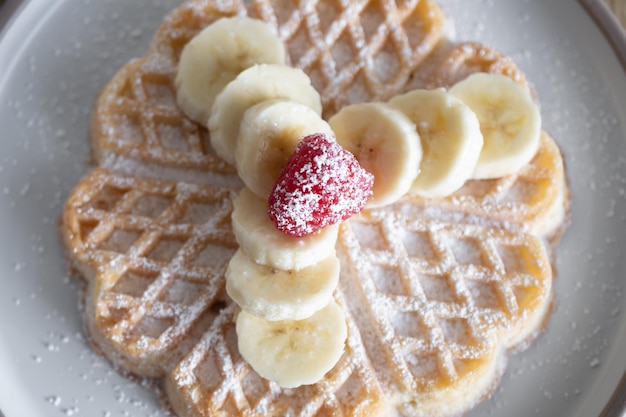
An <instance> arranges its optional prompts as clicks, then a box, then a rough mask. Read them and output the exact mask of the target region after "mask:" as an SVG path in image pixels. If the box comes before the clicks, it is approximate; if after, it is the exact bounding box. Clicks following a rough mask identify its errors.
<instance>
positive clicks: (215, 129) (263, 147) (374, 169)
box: [176, 17, 541, 387]
mask: <svg viewBox="0 0 626 417" xmlns="http://www.w3.org/2000/svg"><path fill="white" fill-rule="evenodd" d="M284 62H285V49H284V45H283V43H282V42H281V41H280V40H279V39H278V38H277V37H276V35H275V34H274V33H273V32H272V30H271V29H270V28H269V26H267V25H266V24H265V23H263V22H261V21H258V20H254V19H250V18H246V17H234V18H224V19H220V20H218V21H217V22H215V23H213V24H212V25H210V26H208V27H207V28H206V29H204V30H203V31H202V32H200V33H199V34H198V35H197V36H196V37H194V38H193V39H192V40H191V41H190V42H189V43H188V44H187V45H186V47H185V48H184V50H183V52H182V54H181V59H180V62H179V67H178V73H177V77H176V88H177V100H178V103H179V105H180V107H181V108H182V109H183V111H184V112H185V113H186V114H187V115H188V116H189V117H190V118H192V119H194V120H196V121H197V122H199V123H201V124H203V125H205V126H207V128H208V129H209V131H210V138H211V144H212V146H213V148H214V150H215V151H216V153H217V154H218V155H219V156H220V157H221V158H222V159H224V160H225V161H227V162H229V163H231V164H233V165H234V166H235V167H236V168H237V172H238V174H239V176H240V177H241V179H242V181H243V182H244V184H245V186H246V187H245V188H244V189H243V191H241V193H240V194H239V196H238V197H237V198H236V199H235V201H234V203H233V204H234V210H233V214H232V225H233V232H234V234H235V237H236V239H237V241H238V243H239V245H240V249H239V250H238V251H237V252H236V254H235V255H234V256H233V258H232V259H231V261H230V263H229V267H228V270H227V274H226V278H227V291H228V294H229V295H230V297H231V298H232V299H233V300H234V301H235V302H236V303H237V304H238V305H239V306H240V307H241V309H242V311H241V312H240V313H239V315H238V317H237V323H236V329H237V335H238V344H239V349H240V352H241V354H242V356H243V357H244V359H246V360H247V361H248V362H249V363H250V364H251V366H252V367H253V368H254V369H255V370H256V371H257V372H258V373H259V374H260V375H261V376H263V377H265V378H267V379H270V380H273V381H276V382H277V383H278V384H279V385H280V386H283V387H295V386H298V385H302V384H309V383H314V382H316V381H318V380H319V379H321V378H322V377H323V375H324V374H325V373H326V372H327V371H328V370H330V369H331V368H332V367H333V366H334V364H335V363H336V362H337V361H338V360H339V358H340V356H341V354H342V352H343V348H344V343H345V339H346V333H347V331H346V324H345V317H344V314H343V311H342V310H341V308H340V307H338V305H337V304H336V303H335V301H334V300H333V292H334V290H335V288H336V286H337V284H338V280H339V270H340V265H339V260H338V258H337V256H336V254H335V243H336V239H337V234H338V225H333V226H329V227H326V228H324V229H322V230H320V231H318V232H317V233H314V234H311V235H308V236H305V237H302V238H294V237H290V236H288V235H286V234H284V233H283V232H281V231H279V230H278V229H276V227H275V226H274V224H273V223H272V222H271V220H270V219H269V217H268V214H267V199H268V196H269V194H270V192H271V190H272V188H273V186H274V184H275V182H276V180H277V178H278V176H279V175H280V173H281V172H282V170H283V169H284V167H285V165H286V163H287V161H288V159H289V158H290V156H291V155H292V153H293V152H294V150H295V148H296V146H297V144H298V142H299V141H300V140H301V139H302V138H304V137H305V136H308V135H310V134H313V133H324V134H326V135H327V136H328V137H330V138H335V137H336V140H337V142H338V143H339V144H340V145H342V146H343V147H344V148H346V149H347V150H349V151H350V152H352V153H353V154H354V155H355V157H356V158H357V160H358V161H359V163H360V164H361V166H362V167H363V168H364V169H366V170H367V171H369V172H370V173H372V174H374V189H373V196H372V198H371V199H370V200H369V201H368V204H367V207H369V208H372V207H379V206H383V205H386V204H391V203H393V202H395V201H397V200H398V199H399V198H401V197H402V196H404V195H406V194H414V195H419V196H422V197H428V198H437V197H443V196H446V195H449V194H451V193H453V192H454V191H456V190H458V189H459V188H460V187H461V186H462V185H463V184H464V183H465V182H466V181H467V180H469V179H485V178H496V177H501V176H505V175H509V174H513V173H515V172H517V171H518V170H519V169H521V167H523V166H524V165H526V164H527V163H528V162H529V161H530V160H531V159H532V157H533V156H534V155H535V153H536V151H537V148H538V145H539V137H540V129H541V117H540V114H539V109H538V107H537V105H536V104H535V103H534V102H533V100H532V98H531V96H530V94H529V93H528V91H527V90H525V89H523V88H522V87H521V86H519V85H518V84H516V83H515V82H514V81H512V80H511V79H509V78H508V77H505V76H500V75H489V74H474V75H472V76H470V77H468V78H466V79H465V80H463V81H461V82H459V83H457V84H456V85H454V86H453V87H452V88H450V89H449V90H444V89H437V90H414V91H411V92H409V93H406V94H403V95H399V96H396V97H394V98H392V99H391V100H390V101H388V102H387V103H361V104H354V105H350V106H347V107H345V108H343V109H342V110H341V111H339V112H338V113H337V114H336V115H334V116H333V117H332V118H330V120H329V121H328V123H327V122H326V121H324V120H323V119H322V117H321V112H322V106H321V100H320V96H319V93H318V92H317V91H316V90H315V89H314V88H313V87H312V85H311V80H310V79H309V77H308V76H307V75H306V74H304V73H303V72H302V71H300V70H298V69H295V68H291V67H288V66H285V65H284Z"/></svg>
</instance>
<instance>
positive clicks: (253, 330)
mask: <svg viewBox="0 0 626 417" xmlns="http://www.w3.org/2000/svg"><path fill="white" fill-rule="evenodd" d="M284 62H285V52H284V46H283V43H282V42H281V41H280V40H279V39H278V38H277V37H276V36H275V35H274V34H273V33H272V32H271V30H270V28H269V27H268V26H267V25H265V23H263V22H261V21H257V20H253V19H249V18H245V17H234V18H225V19H221V20H218V21H216V22H215V23H214V24H212V25H210V26H208V27H207V28H206V29H205V30H204V31H202V32H200V33H199V34H198V35H197V36H196V37H194V38H193V39H192V40H191V41H190V42H189V43H188V44H187V46H186V47H185V48H184V49H183V52H182V54H181V59H180V63H179V68H178V73H177V78H176V86H177V101H178V103H179V105H180V107H181V108H182V109H183V110H184V111H185V113H186V114H187V115H188V116H189V117H191V118H192V119H194V120H196V121H198V122H199V123H201V124H204V125H205V126H207V128H208V129H209V132H210V138H211V144H212V146H213V148H214V150H215V151H216V153H217V154H218V155H219V156H220V157H221V158H222V159H224V160H225V161H227V162H229V163H231V164H232V165H234V166H235V167H236V169H237V173H238V175H239V177H240V178H241V179H242V181H243V182H244V184H245V188H244V189H243V190H242V191H241V192H240V193H239V195H238V196H237V198H236V199H235V200H234V201H233V213H232V228H233V233H234V234H235V237H236V239H237V242H238V243H239V250H238V251H237V252H236V253H235V255H234V256H233V257H232V259H231V260H230V262H229V265H228V269H227V271H226V290H227V292H228V294H229V296H230V297H231V298H232V299H233V300H234V301H235V302H236V303H237V304H238V305H239V306H240V307H241V312H240V313H239V314H238V316H237V320H236V331H237V337H238V347H239V351H240V353H241V355H242V356H243V358H244V359H245V360H246V361H247V362H248V363H249V364H250V365H251V366H252V367H253V368H254V370H255V371H256V372H257V373H258V374H259V375H261V376H262V377H264V378H267V379H269V380H272V381H275V382H276V383H278V385H280V386H282V387H286V388H292V387H297V386H299V385H302V384H311V383H315V382H317V381H318V380H320V379H321V378H322V377H323V376H324V374H325V373H326V372H328V371H329V370H330V369H331V368H332V367H333V366H334V365H335V364H336V363H337V361H338V360H339V358H340V357H341V355H342V353H343V350H344V345H345V340H346V337H347V327H346V320H345V316H344V313H343V310H342V309H341V308H340V307H339V306H338V305H337V303H336V302H335V301H334V298H333V292H334V290H335V288H336V287H337V284H338V281H339V270H340V264H339V259H338V258H337V255H336V253H335V244H336V241H337V235H338V225H332V226H328V227H325V228H323V229H321V230H320V231H318V232H317V233H314V234H311V235H308V236H305V237H301V238H295V237H291V236H288V235H286V234H285V233H283V232H282V231H280V230H278V229H277V228H276V227H275V225H274V223H273V222H272V221H271V220H270V218H269V216H268V197H269V195H270V193H271V191H272V188H273V186H274V184H275V183H276V180H277V179H278V176H279V175H280V173H281V172H282V171H283V169H284V168H285V165H286V164H287V161H288V160H289V158H290V157H291V155H292V154H293V152H294V150H295V148H296V146H297V145H298V143H299V142H300V140H302V139H303V138H304V137H306V136H308V135H311V134H314V133H323V134H325V135H326V136H328V137H329V138H334V136H335V135H334V133H333V131H332V129H331V128H330V126H329V125H328V123H327V122H326V121H324V120H323V119H322V117H321V113H322V105H321V99H320V95H319V93H318V92H317V90H315V88H313V87H312V85H311V80H310V79H309V77H308V76H307V75H306V74H305V73H304V72H302V71H301V70H298V69H295V68H291V67H288V66H286V65H284Z"/></svg>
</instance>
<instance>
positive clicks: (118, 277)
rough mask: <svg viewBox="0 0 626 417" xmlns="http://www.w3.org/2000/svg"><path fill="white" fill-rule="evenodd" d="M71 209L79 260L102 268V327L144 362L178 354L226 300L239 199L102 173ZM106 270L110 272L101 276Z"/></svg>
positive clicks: (91, 178) (99, 305) (88, 182)
mask: <svg viewBox="0 0 626 417" xmlns="http://www.w3.org/2000/svg"><path fill="white" fill-rule="evenodd" d="M84 184H85V185H88V187H85V189H83V190H81V191H80V192H79V193H78V194H74V197H75V198H73V199H70V201H69V202H68V210H69V212H68V214H69V215H70V216H71V218H72V222H71V223H66V224H68V225H69V224H71V225H72V235H73V236H75V237H76V238H75V240H74V241H73V242H72V246H73V247H74V248H75V249H74V252H75V253H77V254H79V256H83V257H84V258H82V259H80V261H82V262H84V263H86V264H88V265H93V266H94V268H96V269H97V270H96V277H95V281H96V282H97V283H98V293H97V299H96V300H95V303H96V306H97V307H96V320H98V321H99V322H100V324H101V325H102V329H101V330H102V331H103V332H104V333H105V334H106V337H107V338H109V339H110V340H111V341H112V342H113V343H115V344H116V345H117V346H118V348H119V349H120V350H127V353H128V354H129V355H131V356H134V360H135V361H141V355H144V354H146V352H150V353H151V354H153V355H157V356H158V355H160V354H163V353H164V352H167V351H170V350H171V349H173V348H174V347H175V345H176V344H178V343H180V339H181V338H182V337H183V336H184V335H185V334H187V333H189V332H190V331H191V328H192V327H193V326H194V325H195V324H196V322H197V321H198V319H199V317H200V315H202V314H203V312H205V311H206V310H207V309H208V308H209V307H210V306H211V305H213V304H215V303H216V302H217V301H219V298H220V297H222V296H223V287H224V282H223V279H222V277H223V274H224V272H225V269H226V265H227V260H228V259H229V257H230V256H232V254H234V252H235V250H236V242H235V239H234V237H233V236H232V231H231V227H230V212H231V210H232V204H231V201H232V199H233V198H234V193H233V192H232V191H228V190H215V189H212V188H206V187H198V186H193V185H188V184H166V183H160V182H157V181H152V180H138V179H134V178H129V177H121V176H116V175H114V174H111V173H109V172H108V171H106V170H103V169H97V170H94V171H93V172H92V173H90V174H89V175H88V177H87V178H86V179H85V180H84ZM100 266H102V268H100Z"/></svg>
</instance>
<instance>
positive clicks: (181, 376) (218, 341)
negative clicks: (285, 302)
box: [166, 292, 385, 417]
mask: <svg viewBox="0 0 626 417" xmlns="http://www.w3.org/2000/svg"><path fill="white" fill-rule="evenodd" d="M336 298H337V299H338V300H337V301H338V303H339V305H340V306H341V307H342V308H343V309H344V310H345V309H346V307H345V301H344V300H343V296H342V294H341V293H339V292H338V293H337V294H336ZM235 315H236V308H235V307H234V306H231V307H230V308H228V309H225V310H223V311H222V314H221V315H220V316H219V317H218V318H217V319H216V320H215V322H214V324H213V325H212V326H211V328H210V329H209V331H208V332H207V333H206V334H205V335H204V337H203V339H202V340H201V341H200V342H199V343H198V344H197V345H196V346H195V347H194V349H193V350H192V351H191V352H190V353H189V355H187V357H186V358H185V359H184V360H183V361H181V362H180V363H179V364H178V365H177V366H176V368H175V369H174V370H173V371H172V373H171V375H170V377H169V378H168V379H167V381H166V389H167V390H172V391H174V392H175V394H174V396H175V397H183V398H184V401H185V402H186V403H187V404H192V406H193V407H194V408H195V410H194V412H195V413H196V414H195V415H199V416H205V415H206V416H211V415H215V414H219V413H220V412H221V413H224V412H226V413H228V412H231V413H232V414H236V415H294V416H299V417H313V416H328V415H332V416H346V417H347V416H354V415H361V413H363V412H365V411H366V410H369V411H367V412H372V411H373V410H376V409H380V408H381V407H384V405H385V400H384V395H383V392H382V388H381V387H380V385H379V383H378V380H377V378H376V375H375V374H374V371H373V369H372V368H371V367H370V366H369V363H368V362H367V361H363V360H360V359H359V360H357V358H363V357H364V353H365V352H364V351H363V346H362V342H361V339H360V335H359V331H358V329H357V328H356V326H355V323H354V321H353V319H352V318H351V317H350V316H347V318H346V319H347V324H348V333H349V334H348V339H347V344H346V351H345V353H344V355H343V356H342V358H341V359H340V361H339V363H338V364H337V365H336V366H335V367H334V368H333V369H332V370H331V371H330V372H329V374H328V375H326V377H325V378H324V381H323V382H321V383H319V384H315V385H309V386H302V387H299V388H295V389H291V390H287V392H285V390H281V389H280V387H278V386H277V385H276V383H274V382H272V381H267V380H264V379H262V378H260V377H259V376H258V375H256V373H255V372H254V371H253V370H252V369H251V368H250V366H249V365H248V364H247V363H246V362H245V361H244V360H243V358H242V357H241V356H240V354H239V353H238V350H237V348H236V335H235V331H234V326H233V325H232V322H233V321H234V316H235ZM197 399H201V400H200V401H198V400H197Z"/></svg>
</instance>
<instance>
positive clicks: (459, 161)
mask: <svg viewBox="0 0 626 417" xmlns="http://www.w3.org/2000/svg"><path fill="white" fill-rule="evenodd" d="M389 104H390V105H391V106H392V107H394V108H396V109H398V110H400V111H402V112H403V113H404V114H406V115H407V116H408V117H409V119H411V120H412V121H413V123H415V126H416V127H417V132H418V133H419V137H420V140H421V143H422V149H423V151H424V154H423V156H422V162H421V164H420V173H419V175H418V176H417V178H416V179H415V181H413V185H412V186H411V192H412V193H414V194H417V195H420V196H422V197H428V198H435V197H444V196H447V195H450V194H452V193H453V192H455V191H456V190H458V189H459V188H461V186H463V184H464V183H465V181H467V180H468V179H469V178H470V176H471V175H472V173H473V172H474V168H475V167H476V162H477V161H478V157H479V155H480V150H481V148H482V146H483V137H482V134H481V132H480V125H479V124H478V118H477V117H476V115H475V114H474V112H473V111H472V110H470V108H469V107H468V106H466V105H465V104H463V102H462V101H461V100H459V99H458V98H456V97H455V96H453V95H452V94H449V93H447V92H446V91H445V90H444V89H437V90H413V91H411V92H409V93H406V94H403V95H400V96H396V97H394V98H393V99H391V100H390V101H389Z"/></svg>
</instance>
